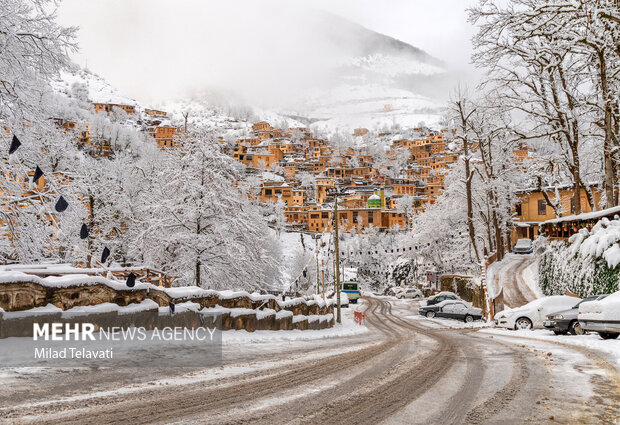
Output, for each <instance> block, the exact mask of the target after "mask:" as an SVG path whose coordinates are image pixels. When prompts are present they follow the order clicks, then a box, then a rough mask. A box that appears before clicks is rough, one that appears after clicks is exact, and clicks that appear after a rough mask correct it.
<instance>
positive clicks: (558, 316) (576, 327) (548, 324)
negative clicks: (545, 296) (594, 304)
mask: <svg viewBox="0 0 620 425" xmlns="http://www.w3.org/2000/svg"><path fill="white" fill-rule="evenodd" d="M606 296H607V295H593V296H590V297H587V298H584V299H583V300H581V301H579V302H578V303H576V304H575V305H574V306H572V307H571V308H570V309H568V310H562V311H556V312H555V313H551V314H549V315H547V320H545V321H544V322H543V326H544V327H545V328H547V329H549V330H552V331H553V332H554V333H555V334H556V335H565V334H567V333H570V334H571V335H583V334H584V333H585V331H584V330H583V328H582V327H581V325H580V324H579V318H578V316H579V306H580V305H582V304H583V303H586V302H590V301H596V300H601V299H603V298H605V297H606Z"/></svg>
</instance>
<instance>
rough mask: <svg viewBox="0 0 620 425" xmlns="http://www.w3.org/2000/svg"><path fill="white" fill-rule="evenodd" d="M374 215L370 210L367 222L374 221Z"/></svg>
mask: <svg viewBox="0 0 620 425" xmlns="http://www.w3.org/2000/svg"><path fill="white" fill-rule="evenodd" d="M374 219H375V215H374V214H373V213H371V212H369V213H368V224H369V225H370V224H372V223H374Z"/></svg>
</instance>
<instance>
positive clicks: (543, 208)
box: [538, 200, 547, 215]
mask: <svg viewBox="0 0 620 425" xmlns="http://www.w3.org/2000/svg"><path fill="white" fill-rule="evenodd" d="M546 214H547V203H546V202H545V201H543V200H540V201H538V215H546Z"/></svg>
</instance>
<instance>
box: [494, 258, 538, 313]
mask: <svg viewBox="0 0 620 425" xmlns="http://www.w3.org/2000/svg"><path fill="white" fill-rule="evenodd" d="M535 260H536V259H535V257H534V256H533V255H517V254H507V255H506V257H504V259H503V260H502V262H501V264H498V265H499V266H500V267H498V268H497V270H495V273H494V275H493V284H494V286H495V288H496V293H498V292H499V290H500V289H502V288H503V291H504V303H505V304H506V306H507V307H509V308H516V307H520V306H522V305H525V304H527V303H529V302H530V301H533V300H535V299H536V298H539V296H537V294H535V293H534V291H533V290H532V288H531V287H530V285H528V283H527V279H526V277H525V271H526V269H527V268H528V267H530V266H531V265H532V263H534V261H535Z"/></svg>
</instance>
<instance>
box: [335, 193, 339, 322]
mask: <svg viewBox="0 0 620 425" xmlns="http://www.w3.org/2000/svg"><path fill="white" fill-rule="evenodd" d="M334 199H335V203H334V232H335V234H334V248H335V249H336V302H337V303H338V305H337V307H338V313H337V316H336V321H337V322H338V323H340V250H339V249H338V224H339V223H338V196H334Z"/></svg>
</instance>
